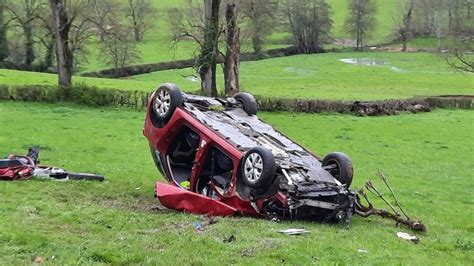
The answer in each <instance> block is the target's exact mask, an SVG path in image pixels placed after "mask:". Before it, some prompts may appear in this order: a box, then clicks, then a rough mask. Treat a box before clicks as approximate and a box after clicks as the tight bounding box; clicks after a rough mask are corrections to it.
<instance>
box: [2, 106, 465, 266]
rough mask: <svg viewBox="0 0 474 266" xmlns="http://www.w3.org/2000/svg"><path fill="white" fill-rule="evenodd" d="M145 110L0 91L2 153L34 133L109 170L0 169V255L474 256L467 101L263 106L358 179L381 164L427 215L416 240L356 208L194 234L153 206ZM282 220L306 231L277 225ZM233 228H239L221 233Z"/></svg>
mask: <svg viewBox="0 0 474 266" xmlns="http://www.w3.org/2000/svg"><path fill="white" fill-rule="evenodd" d="M143 117H144V114H143V113H141V112H136V111H127V110H115V109H89V108H82V107H76V106H73V105H41V104H35V103H12V102H0V124H1V125H2V134H0V155H2V156H3V155H6V154H7V153H9V152H15V153H24V152H25V151H26V149H27V147H28V146H29V145H33V144H39V145H41V146H42V149H43V150H42V153H41V155H40V158H41V161H42V163H43V164H48V165H56V166H62V167H65V168H66V169H69V170H73V171H85V172H98V173H102V174H105V175H106V177H107V181H106V182H103V183H95V182H67V183H61V182H53V181H39V180H30V181H20V182H0V198H1V199H2V200H1V201H0V217H2V219H0V228H2V230H0V261H1V264H6V265H19V264H20V265H23V264H29V263H30V261H31V260H33V259H34V258H36V257H38V256H39V257H42V258H43V259H44V260H45V261H46V262H50V263H57V264H89V263H98V262H100V263H115V264H118V263H124V264H131V263H149V264H168V263H173V264H182V263H186V264H209V263H210V264H218V263H225V264H230V263H236V264H255V263H259V264H277V263H283V262H284V263H289V264H310V263H321V264H368V263H370V264H416V265H423V264H436V265H437V264H450V265H460V264H464V265H469V264H472V263H473V255H474V254H473V253H474V242H473V239H474V228H473V225H472V220H473V219H474V208H473V206H474V205H473V203H474V202H473V200H472V179H473V172H472V169H473V167H474V164H473V157H474V151H473V149H472V134H473V132H474V116H473V113H472V112H471V111H459V110H456V111H449V110H438V111H435V112H433V113H426V114H420V115H401V116H393V117H377V118H358V117H353V116H345V115H302V114H298V115H297V114H289V113H281V114H278V113H275V114H269V113H263V114H261V117H262V118H263V119H264V120H266V121H268V122H269V123H271V124H273V125H275V126H276V127H277V128H279V129H280V130H281V131H283V132H285V133H286V134H288V135H289V136H290V137H292V138H294V139H295V140H297V141H298V142H300V143H302V144H304V145H305V146H307V147H308V148H310V149H311V150H313V151H315V152H316V153H318V154H321V155H323V154H325V153H327V152H330V151H334V150H339V151H344V152H346V153H348V154H349V155H350V156H351V157H352V159H353V161H354V166H355V169H356V174H355V181H354V187H360V186H361V185H362V184H363V182H364V181H365V180H367V179H368V178H372V177H373V176H374V173H375V172H376V171H378V170H383V171H384V172H385V173H386V174H387V176H389V177H390V178H391V179H390V180H391V183H392V185H393V186H394V188H395V190H396V191H397V192H398V196H399V198H400V199H401V201H402V202H403V203H404V205H405V207H406V209H407V210H408V211H409V213H410V214H412V215H413V216H415V217H418V218H421V219H422V220H423V221H424V222H425V223H426V225H427V226H428V232H427V233H426V234H419V236H420V237H421V242H420V244H418V245H414V244H411V243H409V242H406V241H403V240H400V239H398V238H397V237H396V236H395V233H396V232H398V231H407V229H406V228H396V227H394V225H393V223H391V222H389V221H384V220H381V219H378V218H370V219H362V218H359V217H354V219H353V224H352V227H351V228H350V229H349V230H347V229H344V228H343V227H340V226H337V225H322V224H316V223H307V222H280V223H275V222H269V221H265V220H257V219H253V218H220V219H219V220H218V223H217V224H214V225H211V226H209V227H207V228H205V230H204V232H202V233H196V232H195V231H194V230H193V223H194V222H196V221H199V220H200V219H202V218H201V217H198V216H194V215H187V214H181V213H177V212H173V211H151V210H150V208H151V207H154V206H156V205H157V203H156V201H155V200H154V199H153V197H152V196H153V183H154V181H155V180H157V179H159V180H163V178H162V177H159V175H158V172H157V170H156V169H155V168H154V166H153V163H152V160H151V156H150V155H149V151H148V147H147V143H146V140H145V138H144V137H143V136H142V134H141V128H142V126H143ZM375 182H376V184H380V182H377V180H376V181H375ZM289 227H304V228H306V229H308V230H310V231H311V234H309V235H307V236H294V237H290V236H282V235H279V234H278V233H277V232H276V231H277V230H279V229H286V228H289ZM230 235H235V237H236V240H235V241H234V242H232V243H224V242H223V240H224V239H225V238H228V237H229V236H230ZM359 249H360V250H366V251H367V253H360V252H358V250H359ZM53 258H54V259H53Z"/></svg>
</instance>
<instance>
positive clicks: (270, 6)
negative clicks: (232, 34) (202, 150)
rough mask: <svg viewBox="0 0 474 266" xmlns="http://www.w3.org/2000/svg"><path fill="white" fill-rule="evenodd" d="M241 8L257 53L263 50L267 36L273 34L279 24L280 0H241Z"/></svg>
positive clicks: (246, 27)
mask: <svg viewBox="0 0 474 266" xmlns="http://www.w3.org/2000/svg"><path fill="white" fill-rule="evenodd" d="M239 9H240V10H241V13H242V14H243V19H244V21H245V22H246V23H245V29H246V31H248V32H249V35H250V38H251V40H252V46H253V50H254V52H255V53H257V54H260V53H262V50H263V44H264V43H265V38H266V37H267V36H268V35H270V34H271V32H272V30H273V29H274V27H275V25H276V24H277V23H276V22H277V16H276V14H277V12H278V1H276V0H241V1H240V4H239Z"/></svg>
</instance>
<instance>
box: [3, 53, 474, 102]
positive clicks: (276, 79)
mask: <svg viewBox="0 0 474 266" xmlns="http://www.w3.org/2000/svg"><path fill="white" fill-rule="evenodd" d="M341 60H355V61H356V62H357V60H359V61H358V62H360V63H362V64H378V65H352V64H348V63H344V62H341ZM218 72H221V70H220V69H219V70H218ZM193 74H195V71H194V70H193V69H183V70H170V71H160V72H154V73H150V74H144V75H138V76H133V77H130V78H125V79H98V78H83V77H74V82H76V83H78V82H82V83H85V84H88V85H95V86H98V87H103V88H118V89H134V90H143V91H152V90H153V89H154V88H155V87H156V86H157V85H158V84H161V83H164V82H172V83H176V84H178V85H179V86H180V87H181V88H182V89H183V90H184V91H187V92H194V91H198V90H199V86H200V82H199V81H191V80H190V79H189V78H186V77H187V76H189V75H193ZM218 81H220V83H221V84H220V86H219V88H220V89H222V87H223V84H222V81H223V78H222V76H219V77H218ZM56 83H57V76H56V75H52V74H42V73H30V72H20V71H13V70H0V84H9V85H22V84H43V85H45V84H47V85H54V84H56ZM241 89H242V90H244V91H248V92H251V93H253V94H256V95H262V96H269V97H270V96H272V97H291V98H312V99H315V98H317V99H348V100H374V99H387V98H409V97H413V96H427V95H445V94H469V95H472V94H473V91H474V90H473V89H474V78H473V75H472V74H467V73H466V74H464V73H460V72H456V71H455V70H453V69H451V68H449V67H448V66H447V64H446V62H445V61H444V60H443V59H442V58H440V57H438V56H436V55H433V54H429V53H390V52H370V53H369V52H367V53H356V52H346V53H327V54H315V55H298V56H291V57H285V58H274V59H267V60H262V61H254V62H243V63H242V64H241Z"/></svg>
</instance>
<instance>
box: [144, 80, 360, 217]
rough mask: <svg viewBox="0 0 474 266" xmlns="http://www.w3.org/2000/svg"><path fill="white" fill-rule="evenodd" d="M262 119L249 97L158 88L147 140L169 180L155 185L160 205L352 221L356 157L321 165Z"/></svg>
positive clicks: (330, 158)
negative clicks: (202, 94) (208, 94)
mask: <svg viewBox="0 0 474 266" xmlns="http://www.w3.org/2000/svg"><path fill="white" fill-rule="evenodd" d="M256 113H257V103H256V101H255V98H254V97H253V96H252V95H250V94H248V93H238V94H236V95H235V96H234V97H231V98H227V99H219V98H211V97H203V96H196V95H189V94H184V93H181V91H180V90H179V88H178V87H177V86H176V85H174V84H163V85H161V86H159V87H158V89H157V90H156V91H155V92H153V93H152V94H151V96H150V98H149V102H148V107H147V114H146V118H145V126H144V129H143V134H144V135H145V137H146V138H147V139H148V142H149V145H150V150H151V154H152V157H153V159H154V162H155V164H156V166H157V167H158V169H159V170H160V172H161V173H162V175H163V176H164V177H166V178H167V179H168V181H169V183H168V184H164V183H160V182H157V183H156V188H155V194H156V197H157V198H158V199H159V200H160V202H161V204H162V205H164V206H165V207H168V208H172V209H176V210H181V211H186V212H191V213H196V214H208V215H223V216H226V215H234V214H244V215H253V216H267V217H278V218H289V219H308V220H314V221H325V222H334V221H340V220H345V221H346V222H348V221H349V220H350V218H351V216H352V213H353V210H354V202H355V197H356V195H355V193H354V192H352V191H351V190H349V186H350V184H351V182H352V176H353V168H352V163H351V161H350V159H349V158H348V157H347V156H346V155H344V154H343V153H338V152H335V153H330V154H328V155H326V156H325V157H324V158H322V159H321V158H319V157H318V156H316V155H314V154H313V153H311V152H310V151H308V150H306V149H305V148H303V147H301V146H300V145H298V144H296V143H295V142H293V141H291V140H290V139H289V138H287V137H286V136H284V135H283V134H282V133H280V132H278V131H277V130H275V129H274V128H273V127H271V126H270V125H268V124H266V123H264V122H263V121H261V120H260V119H258V117H257V116H256Z"/></svg>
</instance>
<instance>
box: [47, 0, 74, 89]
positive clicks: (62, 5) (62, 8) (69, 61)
mask: <svg viewBox="0 0 474 266" xmlns="http://www.w3.org/2000/svg"><path fill="white" fill-rule="evenodd" d="M49 4H50V6H51V11H52V15H53V21H54V22H53V27H54V34H55V39H56V61H57V67H58V75H59V76H58V85H59V86H60V87H71V85H72V69H73V65H74V64H73V60H74V58H73V55H72V52H71V49H70V47H69V30H70V28H71V24H70V21H69V17H68V14H67V10H66V2H65V1H64V0H49Z"/></svg>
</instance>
